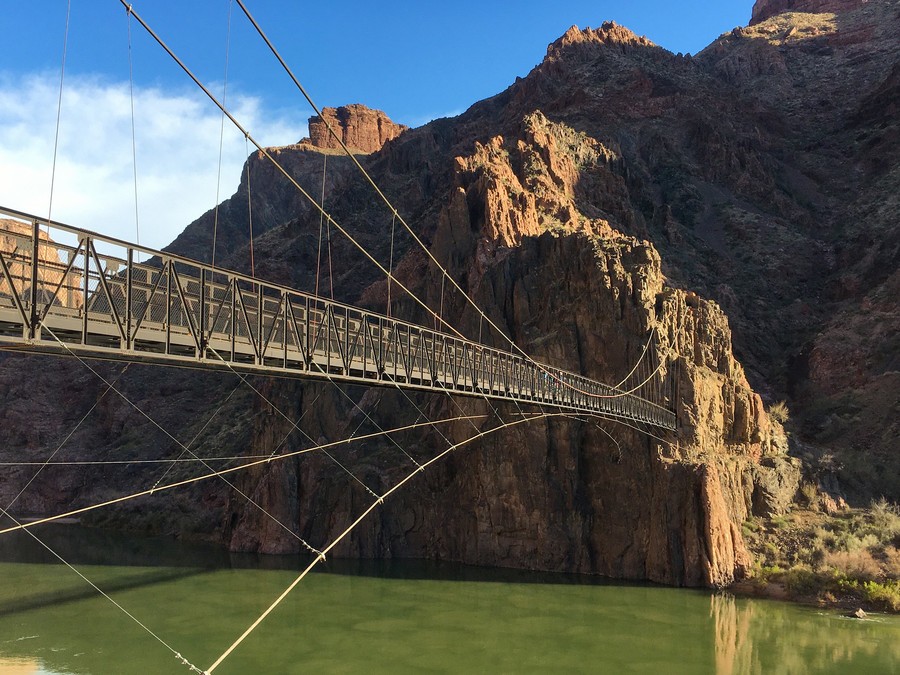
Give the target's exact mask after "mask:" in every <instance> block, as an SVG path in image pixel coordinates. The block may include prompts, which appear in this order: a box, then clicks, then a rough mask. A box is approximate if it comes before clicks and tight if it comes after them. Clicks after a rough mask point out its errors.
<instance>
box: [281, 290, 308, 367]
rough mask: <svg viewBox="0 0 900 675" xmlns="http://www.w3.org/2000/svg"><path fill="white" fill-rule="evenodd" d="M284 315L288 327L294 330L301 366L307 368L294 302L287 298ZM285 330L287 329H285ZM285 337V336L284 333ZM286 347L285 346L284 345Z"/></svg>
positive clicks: (306, 356)
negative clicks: (288, 320)
mask: <svg viewBox="0 0 900 675" xmlns="http://www.w3.org/2000/svg"><path fill="white" fill-rule="evenodd" d="M285 311H286V315H285V316H286V317H287V318H289V319H290V327H291V329H292V330H293V331H294V340H296V342H297V349H299V350H300V355H301V356H302V357H303V368H304V369H305V370H308V369H309V355H308V354H307V353H306V351H305V350H304V346H303V338H302V337H301V336H300V333H301V331H300V326H299V325H298V324H297V316H296V314H294V303H293V302H292V301H291V300H290V298H288V302H287V305H286V309H285ZM285 330H287V329H285ZM285 338H287V336H286V335H285ZM285 345H287V339H285ZM285 349H287V347H285Z"/></svg>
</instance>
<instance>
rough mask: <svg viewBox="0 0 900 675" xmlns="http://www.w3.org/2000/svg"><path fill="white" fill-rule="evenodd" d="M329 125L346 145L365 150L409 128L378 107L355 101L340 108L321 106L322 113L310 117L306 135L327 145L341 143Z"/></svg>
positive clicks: (317, 144)
mask: <svg viewBox="0 0 900 675" xmlns="http://www.w3.org/2000/svg"><path fill="white" fill-rule="evenodd" d="M326 122H327V124H326ZM328 126H331V128H332V129H333V130H334V131H335V132H336V133H338V134H339V135H340V137H341V140H342V141H343V142H344V144H345V145H346V146H347V147H348V148H350V149H352V150H357V151H359V152H364V153H369V152H375V151H376V150H380V149H381V147H382V146H383V145H384V144H385V143H387V142H388V141H389V140H391V139H392V138H396V137H397V136H399V135H400V134H401V132H403V131H404V130H405V129H407V128H408V127H406V126H404V125H403V124H396V123H394V122H392V121H391V119H390V118H389V117H388V116H387V115H385V114H384V113H383V112H381V111H380V110H372V109H371V108H367V107H366V106H364V105H360V104H358V103H353V104H351V105H343V106H341V107H339V108H322V116H321V117H319V116H318V115H314V116H313V117H310V118H309V138H310V142H311V143H312V145H314V146H315V147H317V148H326V149H337V148H340V147H341V146H340V143H338V142H337V140H336V139H335V138H334V136H333V135H332V134H331V132H330V131H329V130H328Z"/></svg>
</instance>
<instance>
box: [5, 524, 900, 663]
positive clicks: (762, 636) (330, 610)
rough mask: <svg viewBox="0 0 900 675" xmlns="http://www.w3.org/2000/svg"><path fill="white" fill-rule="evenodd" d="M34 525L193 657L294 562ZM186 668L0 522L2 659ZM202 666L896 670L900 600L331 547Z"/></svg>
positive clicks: (253, 607) (228, 632)
mask: <svg viewBox="0 0 900 675" xmlns="http://www.w3.org/2000/svg"><path fill="white" fill-rule="evenodd" d="M36 533H37V534H39V535H40V536H41V538H42V539H44V540H45V541H46V542H47V543H49V544H50V545H51V546H52V547H53V548H54V549H56V550H57V551H58V552H59V553H60V554H61V555H62V556H63V557H64V558H66V559H67V560H69V561H70V562H73V563H75V564H76V566H77V567H78V569H79V570H80V571H81V572H82V573H83V574H84V575H85V576H87V577H88V578H89V579H90V580H91V581H93V582H94V583H96V584H97V585H98V586H100V587H101V588H103V589H104V590H105V591H107V592H108V593H109V594H110V595H111V596H112V597H113V598H114V599H115V600H116V601H117V602H118V603H120V604H121V605H122V606H123V607H124V608H126V609H127V610H128V611H129V612H131V613H132V614H133V615H134V616H135V617H136V618H138V619H139V620H140V621H141V622H143V623H144V624H145V625H146V626H147V627H149V628H150V629H152V630H153V631H154V632H155V633H156V634H157V635H158V636H159V637H160V638H162V639H163V640H164V641H165V642H167V643H169V644H170V645H171V646H172V647H173V648H175V649H176V650H177V651H179V652H181V653H182V654H183V655H184V656H185V657H186V658H187V659H189V660H190V662H191V663H193V664H195V665H197V666H199V667H201V668H207V667H209V666H210V664H211V663H212V662H213V661H214V660H215V659H216V658H217V657H218V656H219V654H221V653H222V652H223V651H224V650H225V648H227V647H228V645H230V644H231V643H232V642H233V641H234V639H235V638H236V637H237V636H238V635H240V634H241V633H242V632H243V631H244V629H245V628H246V627H247V626H248V625H250V623H251V622H252V621H253V620H254V619H256V617H257V616H258V615H259V614H260V613H261V612H262V611H263V610H264V609H265V608H266V607H267V606H268V605H269V603H270V602H271V601H272V600H273V599H274V598H275V597H277V596H278V595H279V594H280V593H281V592H282V591H283V590H284V588H285V587H286V586H287V585H288V584H289V583H290V582H291V581H292V580H293V579H294V578H295V577H296V574H297V569H299V567H300V565H301V561H300V559H299V558H291V557H261V558H260V557H254V556H230V555H228V554H226V553H223V552H221V551H218V550H215V549H209V548H205V547H197V546H188V545H184V544H179V543H176V542H172V541H169V540H164V539H144V538H134V537H127V536H123V535H117V534H111V533H105V532H99V531H92V530H83V529H81V528H78V527H74V526H55V527H47V526H44V527H42V528H40V529H36ZM189 672H190V670H189V668H188V667H187V666H184V665H182V664H181V663H180V662H179V661H178V660H177V659H176V658H175V656H173V654H172V653H171V652H170V651H168V649H166V648H165V647H164V646H162V645H161V644H160V643H159V642H157V641H156V640H155V639H154V638H153V637H151V636H150V635H148V634H147V633H146V632H145V631H144V630H143V629H141V628H140V627H139V626H137V625H136V624H135V623H134V622H133V621H132V620H131V619H129V618H128V617H127V616H125V614H123V612H122V611H121V610H119V609H117V608H116V607H115V606H114V605H113V604H112V603H111V602H110V601H108V600H106V599H104V598H102V597H100V596H98V595H97V593H96V592H95V591H93V590H92V589H91V588H90V587H89V586H87V584H86V583H85V582H84V581H83V580H81V579H80V578H79V577H78V576H76V575H75V574H74V573H73V572H72V571H71V570H69V569H68V568H66V567H65V566H63V565H61V564H58V563H55V562H53V558H51V557H50V556H49V554H47V553H46V552H45V551H43V550H42V549H40V548H39V547H38V546H37V545H36V544H35V543H34V542H33V540H31V539H30V538H28V537H27V536H25V535H21V534H19V535H16V536H13V537H9V536H7V537H5V538H2V539H0V674H2V675H13V674H15V675H24V674H26V673H27V674H46V675H51V674H52V675H56V674H61V673H67V674H68V673H77V674H79V675H80V674H91V675H98V674H106V673H111V674H120V673H121V674H128V673H135V674H137V673H140V674H141V675H145V674H147V673H189ZM215 672H216V673H220V674H221V675H227V674H236V673H242V674H244V673H273V674H278V673H301V672H303V673H305V672H318V673H359V672H364V673H442V672H455V673H552V672H559V673H582V672H591V673H594V672H596V673H719V674H732V673H733V674H738V673H792V674H793V673H900V617H896V616H881V615H875V616H873V617H872V618H871V619H870V620H863V621H860V620H857V619H847V618H843V617H841V616H839V615H838V614H837V613H835V612H824V611H819V610H815V609H810V608H804V607H798V606H795V605H791V604H787V603H779V602H774V601H764V600H747V599H736V598H733V597H731V596H728V595H725V594H714V593H709V592H701V591H692V590H684V589H680V590H679V589H672V588H665V587H659V586H650V585H627V584H613V583H601V582H599V581H597V580H595V579H588V578H583V577H574V578H573V577H566V576H559V575H545V574H534V573H519V572H509V571H494V570H482V569H474V568H468V567H461V566H455V565H433V564H431V565H426V564H416V563H410V562H404V563H397V562H394V563H390V564H380V565H375V564H370V565H363V564H340V563H335V562H329V563H328V565H327V566H325V567H324V568H323V571H322V572H318V573H315V574H312V575H310V576H309V577H307V578H306V579H305V580H304V581H302V582H301V583H300V585H299V586H298V587H297V588H296V589H295V590H294V592H293V593H292V594H291V595H290V596H288V598H287V599H286V600H285V601H284V603H283V604H282V605H280V606H279V607H278V609H277V610H276V611H275V612H274V613H273V614H272V615H271V616H269V617H268V618H267V619H266V620H265V621H264V622H263V623H262V624H261V625H260V626H259V628H258V629H256V631H255V632H254V633H253V634H252V635H251V636H250V637H249V638H248V639H247V641H246V642H244V643H243V644H242V645H241V646H240V647H239V648H238V649H237V650H236V651H235V652H234V654H233V655H232V656H231V657H229V658H228V659H227V660H226V661H225V662H224V663H223V664H222V665H221V666H220V667H218V668H217V669H216V670H215Z"/></svg>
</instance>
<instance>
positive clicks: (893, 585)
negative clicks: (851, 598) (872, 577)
mask: <svg viewBox="0 0 900 675" xmlns="http://www.w3.org/2000/svg"><path fill="white" fill-rule="evenodd" d="M861 589H862V592H863V597H864V598H865V599H866V600H868V601H869V602H872V603H875V604H878V605H881V606H882V607H883V608H884V609H888V610H890V611H892V612H900V581H896V580H892V581H886V582H883V583H878V582H877V581H867V582H865V583H864V584H862V586H861Z"/></svg>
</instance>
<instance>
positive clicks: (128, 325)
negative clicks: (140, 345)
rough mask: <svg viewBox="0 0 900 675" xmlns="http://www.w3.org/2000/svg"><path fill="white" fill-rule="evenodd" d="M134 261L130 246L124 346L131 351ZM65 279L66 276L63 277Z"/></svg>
mask: <svg viewBox="0 0 900 675" xmlns="http://www.w3.org/2000/svg"><path fill="white" fill-rule="evenodd" d="M133 263H134V249H132V248H129V249H128V252H127V254H126V262H125V344H124V345H123V348H124V349H125V350H126V351H129V352H130V351H131V347H132V344H133V341H132V336H131V285H132V282H133V270H132V264H133ZM63 279H65V277H63Z"/></svg>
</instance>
